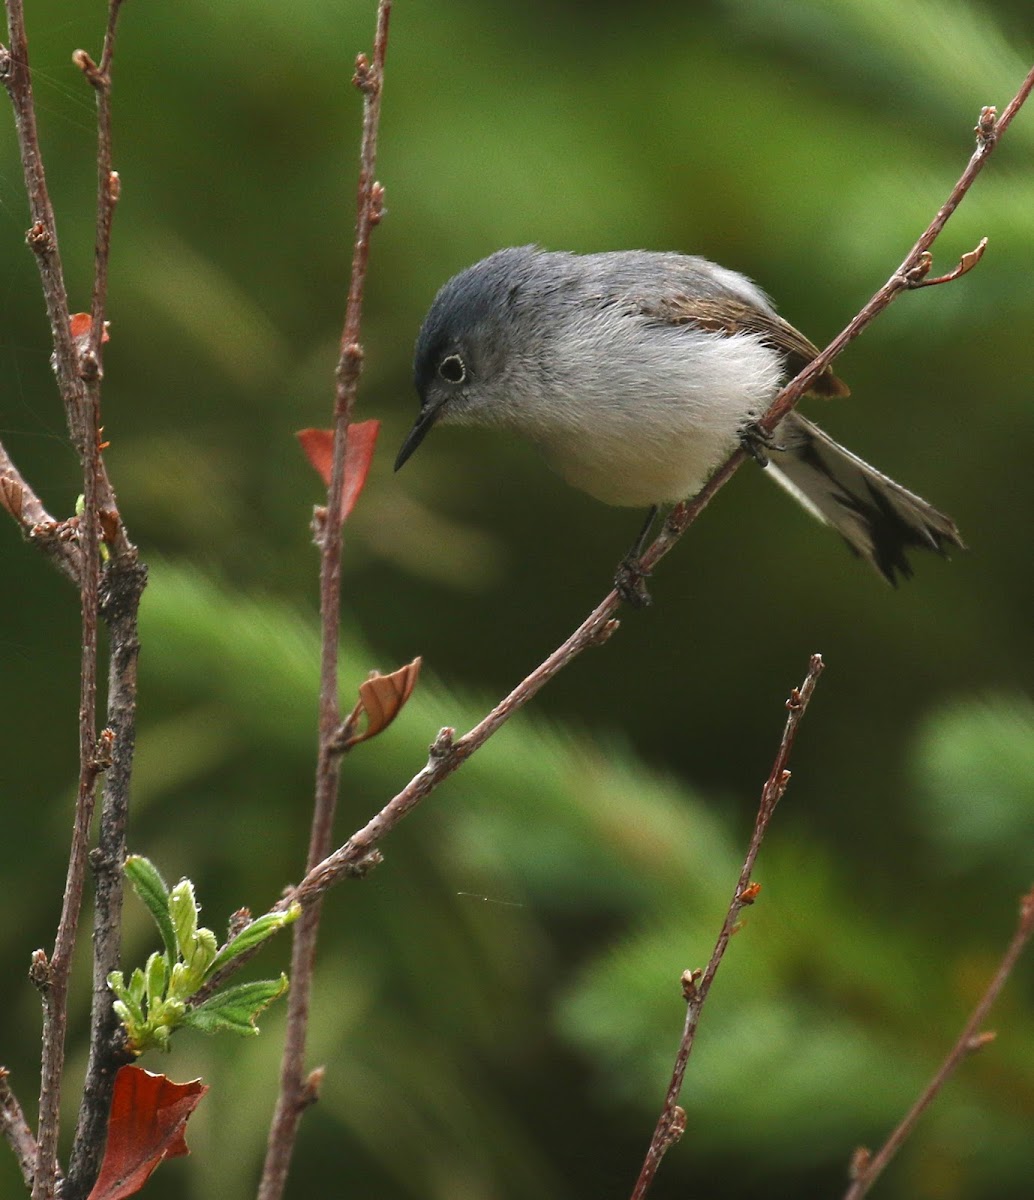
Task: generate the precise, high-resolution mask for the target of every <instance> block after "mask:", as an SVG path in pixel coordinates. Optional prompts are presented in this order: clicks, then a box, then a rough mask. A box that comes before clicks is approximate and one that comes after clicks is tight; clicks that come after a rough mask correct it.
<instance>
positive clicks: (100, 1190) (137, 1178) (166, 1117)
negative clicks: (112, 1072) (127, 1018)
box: [88, 1066, 208, 1200]
mask: <svg viewBox="0 0 1034 1200" xmlns="http://www.w3.org/2000/svg"><path fill="white" fill-rule="evenodd" d="M207 1091H208V1085H207V1084H204V1083H202V1082H201V1080H200V1079H194V1080H192V1081H191V1082H190V1083H173V1082H172V1080H171V1079H169V1078H168V1077H167V1076H165V1075H154V1074H152V1073H151V1072H150V1071H145V1070H143V1069H142V1068H140V1067H132V1066H128V1067H122V1068H120V1070H119V1073H118V1074H117V1075H116V1076H115V1090H114V1093H113V1095H112V1098H111V1122H110V1124H109V1126H108V1143H107V1146H106V1147H105V1149H104V1161H103V1162H102V1163H101V1170H100V1175H98V1177H97V1182H96V1183H95V1184H94V1185H93V1190H92V1191H91V1192H90V1195H89V1197H88V1200H124V1197H126V1196H132V1195H135V1194H136V1193H137V1192H138V1191H139V1190H140V1189H141V1188H142V1187H143V1186H144V1184H145V1183H146V1182H147V1180H148V1179H149V1178H150V1175H151V1173H152V1172H153V1171H154V1169H155V1168H156V1167H157V1166H158V1164H159V1163H160V1162H162V1161H163V1160H164V1159H166V1158H176V1157H177V1156H178V1155H181V1154H189V1153H190V1151H189V1150H188V1149H187V1141H186V1138H185V1137H184V1130H185V1128H186V1124H187V1121H188V1120H189V1119H190V1114H191V1113H192V1112H193V1111H194V1109H195V1108H197V1106H198V1104H199V1103H200V1102H201V1097H202V1096H203V1095H204V1094H205V1092H207Z"/></svg>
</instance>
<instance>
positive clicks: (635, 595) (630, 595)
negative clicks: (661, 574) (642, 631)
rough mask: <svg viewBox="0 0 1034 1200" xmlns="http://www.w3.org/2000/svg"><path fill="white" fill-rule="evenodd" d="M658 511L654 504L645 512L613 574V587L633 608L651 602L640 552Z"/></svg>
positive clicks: (641, 552)
mask: <svg viewBox="0 0 1034 1200" xmlns="http://www.w3.org/2000/svg"><path fill="white" fill-rule="evenodd" d="M659 511H660V506H659V505H657V504H655V505H654V506H653V507H652V508H651V509H650V511H649V512H648V513H647V514H646V520H645V521H644V522H643V527H642V529H640V530H639V533H638V534H637V535H636V539H635V541H634V542H633V543H632V545H631V546H630V547H629V550H628V553H627V554H626V555H625V557H624V558H623V559H622V560H621V561H620V562H619V563H618V569H617V571H616V572H615V574H614V587H615V588H616V589H617V593H618V595H619V596H620V597H621V599H622V600H624V601H625V602H626V604H631V605H632V607H633V608H646V607H647V605H649V604H652V603H653V597H652V596H651V595H650V593H649V592H648V591H647V590H646V582H645V581H646V578H647V576H648V575H649V573H650V572H649V571H644V570H643V566H642V554H643V548H644V547H645V545H646V539H647V538H648V537H649V536H650V529H651V528H652V526H653V523H654V521H655V520H656V519H657V513H658V512H659Z"/></svg>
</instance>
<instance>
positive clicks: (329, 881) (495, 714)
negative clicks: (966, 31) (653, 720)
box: [211, 68, 1034, 987]
mask: <svg viewBox="0 0 1034 1200" xmlns="http://www.w3.org/2000/svg"><path fill="white" fill-rule="evenodd" d="M1032 88H1034V68H1032V70H1031V71H1030V73H1029V74H1028V75H1027V77H1026V78H1025V79H1024V81H1023V83H1022V84H1021V86H1020V88H1019V90H1018V91H1017V93H1016V95H1015V96H1014V97H1013V98H1012V100H1011V101H1010V102H1009V104H1008V105H1007V107H1006V109H1005V110H1004V112H1003V113H1002V115H1001V117H1000V118H998V119H997V121H992V119H991V117H990V116H989V115H987V114H989V113H990V112H991V111H993V110H988V109H985V110H984V111H983V113H982V114H981V125H980V126H978V130H979V131H980V132H979V135H978V137H979V141H978V146H977V150H976V151H975V153H974V154H973V156H972V157H971V158H970V161H969V163H968V164H967V166H966V168H965V170H964V171H963V173H962V175H961V176H960V177H959V180H958V181H957V182H956V184H955V186H954V187H953V188H952V191H951V193H950V195H949V197H948V199H947V200H946V201H945V203H944V205H942V206H941V208H940V209H939V210H938V212H937V214H936V216H935V217H934V218H933V220H932V221H931V222H930V224H929V225H928V226H927V228H926V229H925V230H924V232H923V233H922V235H921V236H920V238H919V240H918V241H917V242H916V245H915V246H914V247H913V248H912V250H911V251H910V252H909V254H908V256H907V257H906V258H905V260H904V261H903V263H902V264H901V266H900V267H899V268H898V269H897V270H896V271H895V272H894V274H893V275H892V276H891V278H890V280H889V281H888V283H887V284H885V285H884V286H883V287H882V288H881V289H880V290H879V291H878V292H877V293H876V294H875V295H874V296H873V298H872V299H871V300H870V301H869V302H868V304H866V305H865V307H864V308H863V309H862V310H861V311H860V312H859V313H858V315H857V316H856V317H855V318H854V319H853V320H852V321H851V322H850V323H849V324H848V325H847V326H846V327H845V329H844V330H843V332H842V333H841V334H840V335H839V336H838V337H836V338H835V339H834V340H833V341H832V342H830V344H829V346H827V348H826V349H825V350H824V351H823V352H822V353H821V354H820V355H819V357H818V358H817V359H815V361H814V362H813V363H812V364H811V365H809V366H808V367H807V368H805V370H803V371H801V372H800V373H799V374H798V375H797V376H796V377H795V378H794V379H792V380H791V381H790V382H789V383H788V384H787V385H786V386H785V387H784V388H783V389H782V391H781V392H780V393H779V395H778V396H777V397H776V398H775V400H774V401H773V403H772V405H771V407H770V408H769V410H768V412H767V413H766V414H765V416H764V417H763V418H762V421H761V424H762V425H763V426H764V427H765V428H768V429H772V428H774V426H775V425H776V424H778V422H779V421H780V420H781V419H782V417H784V416H785V415H786V414H787V412H789V410H790V409H792V408H793V407H794V405H795V404H796V403H797V401H798V400H799V399H800V398H801V396H802V395H803V393H804V392H805V391H806V390H807V388H808V387H809V386H810V384H811V381H812V380H813V379H814V378H815V377H816V376H817V375H819V374H820V373H821V372H822V371H824V370H825V369H826V367H827V366H829V364H830V363H831V362H832V361H833V359H834V358H835V357H836V356H837V355H838V354H839V353H840V352H841V351H842V350H843V349H844V347H845V346H846V345H847V344H848V343H849V342H851V341H852V340H853V339H854V338H855V337H857V336H858V334H859V333H860V332H861V331H862V330H863V329H864V328H865V327H866V326H867V325H869V324H870V323H871V321H872V320H874V319H875V317H876V316H878V315H879V313H881V312H882V311H883V310H884V309H885V308H886V307H887V305H888V304H890V303H891V301H892V300H893V299H894V297H895V296H897V295H898V294H899V293H900V292H901V291H902V290H906V289H907V288H909V287H910V286H912V285H911V284H910V283H909V279H915V269H916V267H917V266H918V265H919V264H920V262H921V261H922V260H923V255H924V254H926V253H928V252H929V249H930V246H932V245H933V242H934V241H935V239H936V238H937V235H938V234H939V233H940V232H941V230H942V229H943V228H944V225H945V223H946V222H947V220H948V218H949V217H950V216H951V214H952V212H954V211H955V209H956V208H957V207H958V204H959V202H960V201H961V200H962V199H963V197H964V196H965V194H966V192H968V190H969V188H970V186H971V185H972V183H973V181H974V179H975V178H976V175H977V174H978V173H979V172H980V170H981V169H982V168H983V166H984V164H985V163H986V161H987V157H988V155H989V153H990V152H991V149H992V148H993V146H994V145H997V143H998V141H999V140H1000V139H1001V136H1002V134H1003V133H1004V132H1005V130H1006V129H1007V128H1008V125H1009V124H1010V122H1011V121H1012V119H1013V117H1014V116H1015V115H1016V113H1017V112H1018V111H1019V109H1020V107H1021V106H1022V105H1023V103H1024V102H1025V101H1026V99H1027V97H1028V96H1029V94H1030V92H1031V90H1032ZM744 458H745V454H744V452H743V451H742V450H736V451H735V452H734V453H733V454H731V455H730V456H729V458H728V459H727V460H726V461H725V462H724V463H723V464H722V465H721V466H720V467H719V468H718V469H717V470H716V471H715V472H714V474H713V475H712V476H711V478H710V479H709V480H708V482H707V483H706V484H705V485H704V487H703V488H702V489H701V491H700V492H699V493H698V494H697V496H695V497H694V498H693V499H692V500H688V501H685V502H683V503H681V504H677V505H676V506H675V508H674V509H673V510H672V511H671V513H669V515H668V518H667V520H666V521H665V525H664V528H663V529H662V531H661V533H660V534H659V536H658V537H657V538H656V539H655V541H654V542H653V544H652V545H651V546H650V547H649V548H648V549H647V550H646V551H645V552H644V553H643V556H642V566H643V569H644V571H649V570H651V569H652V568H653V567H654V566H655V565H656V563H658V562H659V561H660V560H661V559H662V558H663V557H664V556H665V555H666V554H668V553H669V552H670V551H671V549H672V548H673V546H674V545H675V543H676V542H677V541H678V540H679V538H680V537H682V535H683V534H684V533H685V531H686V530H687V529H688V528H689V526H690V525H692V524H693V522H694V521H695V520H696V519H697V518H698V517H699V516H700V514H701V513H702V512H703V510H704V509H705V508H706V507H707V505H708V503H709V502H710V501H711V500H712V499H713V498H714V496H715V495H716V494H717V492H718V491H719V490H720V489H721V488H722V487H723V486H724V485H725V484H726V483H728V481H729V479H730V478H731V477H732V476H733V474H734V473H735V472H736V470H737V468H738V467H739V466H740V464H741V463H742V462H743V461H744ZM620 606H621V597H620V596H619V595H618V593H617V592H616V591H611V592H609V593H608V594H607V595H606V596H605V597H604V598H603V600H602V601H600V603H599V604H598V605H597V606H596V608H594V609H593V610H592V612H591V613H589V615H588V616H587V617H586V618H585V620H584V621H583V622H582V623H581V625H579V626H578V628H577V629H575V630H574V632H573V633H572V634H570V636H569V637H568V638H567V639H566V640H565V641H563V642H562V643H561V644H560V645H559V646H558V647H557V648H556V649H555V650H554V651H553V652H552V654H550V655H549V656H548V657H547V658H546V659H545V660H544V661H543V662H542V663H540V664H539V666H538V667H536V668H535V670H533V671H532V672H531V673H530V674H529V675H528V676H527V677H526V678H525V679H522V680H521V682H520V683H518V684H517V686H516V687H515V688H514V689H513V690H512V691H511V692H510V693H509V695H507V696H505V697H504V698H503V699H502V700H500V701H499V703H498V704H497V705H496V706H495V707H494V708H493V709H491V711H489V712H488V713H487V714H486V715H485V716H484V717H483V718H482V719H481V721H479V722H478V724H477V725H475V726H474V727H473V728H472V729H470V730H469V731H468V732H467V733H466V734H464V735H463V736H462V737H460V738H457V737H456V736H455V730H453V729H451V728H444V729H442V730H441V731H440V732H439V734H438V736H437V738H436V739H435V741H434V743H433V744H432V745H431V747H430V753H429V756H428V760H427V763H426V764H425V766H424V767H423V768H421V770H420V771H418V772H417V773H416V775H414V776H413V778H412V779H411V780H410V781H409V783H407V784H406V785H405V787H403V788H402V790H401V791H399V792H398V793H397V794H396V795H395V796H393V797H392V798H391V799H390V800H389V801H388V802H387V803H386V804H385V805H384V806H383V808H381V810H380V811H379V812H378V813H376V814H375V815H374V816H373V817H372V818H371V819H370V820H369V821H368V822H367V824H366V825H364V826H363V827H362V828H361V829H358V830H357V831H356V832H355V833H353V834H352V836H351V837H350V838H349V839H348V841H347V842H345V843H344V844H343V845H341V846H339V847H338V849H337V850H335V851H334V852H333V853H332V854H330V855H328V856H327V857H326V858H325V859H324V860H323V861H322V862H320V863H318V864H317V865H316V866H314V867H312V868H311V869H310V870H309V871H308V872H307V874H306V875H305V877H304V878H303V879H302V880H301V882H300V883H299V884H298V885H297V886H296V887H295V888H293V889H292V890H291V891H290V892H289V893H288V894H287V895H285V896H284V897H283V898H282V899H281V900H279V901H278V902H277V903H276V904H275V905H274V906H273V907H274V910H275V911H278V912H282V911H284V910H286V909H287V907H288V906H289V905H290V904H291V903H294V902H297V903H299V904H301V905H302V907H303V908H304V907H306V906H308V905H310V904H312V903H313V902H314V901H315V900H316V899H318V897H320V896H322V895H323V893H324V892H325V891H327V889H328V888H330V887H333V886H334V885H335V884H337V883H339V882H340V881H341V880H343V879H347V878H356V877H361V876H362V875H363V874H364V870H365V865H366V864H368V862H369V860H370V856H371V855H372V854H374V853H376V848H377V845H378V843H379V842H380V841H381V839H382V838H384V837H385V836H386V835H387V834H388V833H390V832H391V830H392V829H394V828H395V826H396V825H397V824H398V823H399V822H400V821H401V820H403V819H404V818H405V817H406V816H407V815H408V814H409V813H410V812H412V811H413V809H414V808H415V807H416V806H417V805H418V804H419V803H420V802H421V801H422V800H423V799H424V798H425V797H426V796H427V795H429V794H430V793H431V792H432V791H433V790H434V789H435V788H436V787H437V786H438V784H440V783H441V782H442V780H444V779H446V778H448V776H449V775H451V774H452V773H453V772H454V771H456V770H458V769H459V767H461V766H462V765H463V763H464V762H466V760H467V759H468V758H469V757H470V756H471V755H472V754H473V753H475V752H476V751H477V750H478V749H479V748H480V747H481V746H482V745H483V744H484V743H485V742H486V741H487V740H488V739H489V738H490V737H491V736H492V735H493V734H494V733H495V732H496V731H497V730H498V729H499V728H500V727H501V726H502V725H504V724H505V723H506V722H507V721H508V720H509V719H510V717H512V716H513V714H514V713H515V712H517V711H518V710H519V709H521V708H523V707H524V705H525V704H527V703H528V702H529V701H530V700H531V699H532V698H533V697H534V696H536V695H537V694H538V692H539V691H541V689H542V688H543V687H545V686H546V684H547V683H549V682H550V680H551V679H553V678H554V677H555V676H556V675H557V674H559V672H560V671H562V670H563V669H564V668H565V667H566V666H568V665H569V664H570V663H571V662H573V661H574V659H576V658H577V657H579V655H581V654H582V653H583V652H584V651H585V650H588V649H589V648H590V647H593V646H599V645H602V644H603V643H604V642H606V641H607V639H608V638H609V637H610V636H611V635H612V634H613V633H614V632H615V631H616V630H617V628H618V621H617V619H616V617H615V614H616V613H617V612H618V610H619V608H620ZM251 957H252V955H251V954H250V953H248V952H245V953H244V954H242V955H240V956H239V957H237V958H235V959H234V960H233V962H232V963H231V965H230V968H229V970H228V971H227V972H226V973H225V974H223V975H221V976H219V977H217V978H216V979H214V980H213V981H212V984H211V986H213V987H214V986H218V985H221V984H222V983H223V982H224V981H225V979H226V978H227V977H228V976H229V975H230V974H232V973H234V972H236V971H237V970H239V969H240V967H241V966H243V965H244V963H245V962H248V961H249V960H250V958H251Z"/></svg>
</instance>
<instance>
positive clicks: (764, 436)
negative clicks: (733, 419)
mask: <svg viewBox="0 0 1034 1200" xmlns="http://www.w3.org/2000/svg"><path fill="white" fill-rule="evenodd" d="M738 436H739V439H740V446H741V447H742V448H743V449H744V450H745V451H746V452H747V453H748V454H749V455H750V457H751V458H752V459H753V460H754V461H755V462H756V463H757V464H758V466H759V467H767V466H768V452H769V450H782V449H783V447H782V446H779V445H777V444H776V441H775V437H774V435H773V434H771V433H769V432H768V430H767V429H764V428H762V426H761V423H760V421H756V420H753V419H751V420H749V421H745V422H744V423H743V424H742V425H741V426H740V428H739V435H738Z"/></svg>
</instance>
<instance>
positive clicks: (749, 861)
mask: <svg viewBox="0 0 1034 1200" xmlns="http://www.w3.org/2000/svg"><path fill="white" fill-rule="evenodd" d="M822 671H823V662H822V657H821V655H818V654H813V655H812V656H811V660H810V661H809V663H808V673H807V675H806V676H805V677H804V682H803V683H802V684H801V686H800V687H799V688H794V690H793V691H792V692H791V693H790V698H789V700H787V702H786V708H787V716H786V725H785V726H784V728H783V736H782V739H781V741H780V743H779V750H778V751H777V753H776V756H775V761H774V762H773V763H772V770H771V771H770V772H769V774H768V778H767V779H766V780H765V785H764V787H763V788H762V789H761V801H760V803H759V805H758V815H757V818H756V819H755V821H754V832H753V833H752V834H751V838H750V846H749V847H748V849H747V856H746V858H745V859H744V860H743V869H742V870H741V871H740V877H739V879H738V880H737V881H736V887H735V889H734V890H733V893H732V900H731V901H730V902H729V908H728V911H727V912H726V914H725V920H724V921H723V922H722V928H721V930H720V932H719V934H718V939H717V941H716V942H715V944H714V949H713V950H712V951H711V958H710V960H709V961H708V964H707V967H706V968H705V970H704V971H703V973H701V972H700V971H687V972H685V974H684V975H683V976H682V990H683V995H684V996H685V998H686V1020H685V1024H684V1025H683V1029H682V1040H681V1041H680V1042H679V1048H678V1052H677V1054H676V1055H675V1066H674V1068H673V1069H672V1073H671V1081H670V1082H669V1084H668V1091H667V1093H666V1094H665V1097H664V1107H663V1108H662V1109H661V1115H660V1117H659V1118H658V1120H657V1125H656V1127H655V1129H654V1132H653V1137H652V1138H651V1140H650V1147H649V1149H648V1150H647V1152H646V1158H645V1159H644V1160H643V1166H642V1169H641V1170H640V1172H639V1178H638V1179H637V1180H636V1184H635V1187H634V1189H633V1190H632V1200H643V1197H644V1196H645V1195H646V1194H647V1192H648V1191H649V1190H650V1185H651V1184H652V1183H653V1179H654V1176H655V1175H656V1174H657V1168H658V1167H659V1166H660V1165H661V1159H662V1158H663V1157H664V1154H665V1152H666V1151H667V1150H668V1148H669V1147H670V1146H672V1145H673V1144H674V1143H675V1142H676V1141H678V1139H679V1137H680V1136H681V1133H682V1129H683V1128H684V1126H685V1113H683V1112H682V1110H681V1109H680V1108H679V1107H678V1101H679V1095H680V1094H681V1092H682V1084H683V1081H684V1079H685V1077H686V1067H687V1065H688V1063H689V1056H690V1054H691V1053H692V1050H693V1043H694V1041H695V1039H696V1032H697V1027H698V1026H699V1023H700V1014H701V1011H702V1010H703V1007H704V1004H705V1002H706V1000H707V997H708V993H709V992H710V991H711V984H712V983H713V982H714V977H715V975H716V974H717V973H718V968H719V967H720V966H721V963H722V959H723V958H724V956H725V951H726V949H727V948H728V945H729V940H730V938H731V937H732V935H733V933H734V932H735V931H736V924H737V922H738V920H739V916H740V912H741V911H742V909H743V907H744V905H747V904H753V903H754V899H755V897H756V896H757V894H758V891H759V890H760V888H759V886H758V885H757V884H755V883H751V875H752V874H753V872H754V863H755V861H756V860H757V856H758V851H759V850H760V849H761V843H762V841H763V840H764V837H765V832H766V830H767V829H768V824H769V822H770V821H771V819H772V814H773V813H774V812H775V809H776V805H777V804H778V803H779V801H780V800H781V799H782V796H783V793H784V792H785V791H786V787H787V784H788V783H789V782H790V772H789V770H788V769H787V763H788V762H789V761H790V753H791V751H792V750H793V745H794V742H795V741H796V738H797V728H798V726H799V725H800V723H801V719H802V718H803V716H804V713H805V711H806V710H807V707H808V702H809V701H810V700H811V697H812V693H813V692H814V691H815V685H816V684H817V683H818V680H819V676H820V675H821V674H822Z"/></svg>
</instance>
